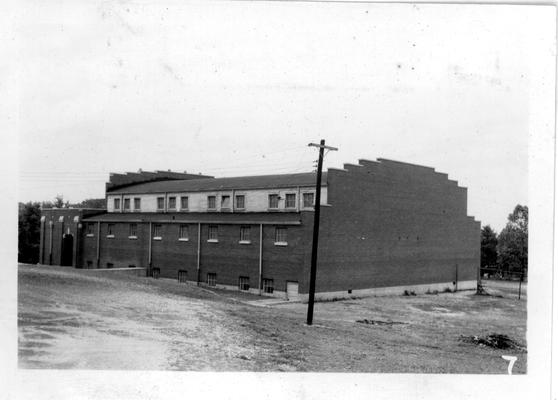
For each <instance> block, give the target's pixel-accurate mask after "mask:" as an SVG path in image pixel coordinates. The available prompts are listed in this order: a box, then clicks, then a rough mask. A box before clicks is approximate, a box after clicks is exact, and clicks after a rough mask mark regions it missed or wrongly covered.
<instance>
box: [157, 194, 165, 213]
mask: <svg viewBox="0 0 558 400" xmlns="http://www.w3.org/2000/svg"><path fill="white" fill-rule="evenodd" d="M164 209H165V198H164V197H157V210H164Z"/></svg>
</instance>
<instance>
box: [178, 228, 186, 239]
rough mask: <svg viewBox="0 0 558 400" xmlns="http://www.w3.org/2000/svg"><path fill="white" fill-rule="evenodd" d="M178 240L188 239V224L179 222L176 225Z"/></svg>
mask: <svg viewBox="0 0 558 400" xmlns="http://www.w3.org/2000/svg"><path fill="white" fill-rule="evenodd" d="M178 240H182V241H187V240H188V225H185V224H181V225H180V226H179V227H178Z"/></svg>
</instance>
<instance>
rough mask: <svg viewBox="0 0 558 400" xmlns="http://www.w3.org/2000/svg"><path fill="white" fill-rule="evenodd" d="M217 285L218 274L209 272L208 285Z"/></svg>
mask: <svg viewBox="0 0 558 400" xmlns="http://www.w3.org/2000/svg"><path fill="white" fill-rule="evenodd" d="M216 284H217V274H215V273H212V272H209V273H208V274H207V285H208V286H215V285H216Z"/></svg>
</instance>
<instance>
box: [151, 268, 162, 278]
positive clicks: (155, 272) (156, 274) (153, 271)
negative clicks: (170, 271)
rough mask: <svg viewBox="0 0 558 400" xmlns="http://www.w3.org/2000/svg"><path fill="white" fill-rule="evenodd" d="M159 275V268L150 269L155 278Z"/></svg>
mask: <svg viewBox="0 0 558 400" xmlns="http://www.w3.org/2000/svg"><path fill="white" fill-rule="evenodd" d="M160 275H161V268H153V269H152V270H151V276H152V277H153V278H155V279H159V276H160Z"/></svg>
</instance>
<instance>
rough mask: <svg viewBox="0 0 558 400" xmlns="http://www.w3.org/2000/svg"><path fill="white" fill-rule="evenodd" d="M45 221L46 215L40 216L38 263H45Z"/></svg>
mask: <svg viewBox="0 0 558 400" xmlns="http://www.w3.org/2000/svg"><path fill="white" fill-rule="evenodd" d="M45 221H46V217H45V216H44V215H43V216H41V247H40V248H39V263H40V264H44V263H45V239H46V238H45Z"/></svg>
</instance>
